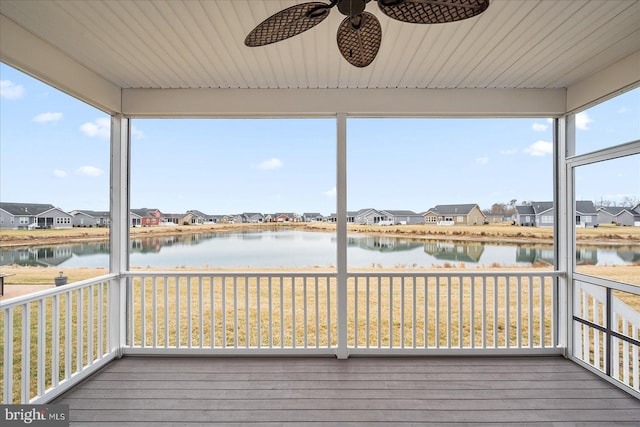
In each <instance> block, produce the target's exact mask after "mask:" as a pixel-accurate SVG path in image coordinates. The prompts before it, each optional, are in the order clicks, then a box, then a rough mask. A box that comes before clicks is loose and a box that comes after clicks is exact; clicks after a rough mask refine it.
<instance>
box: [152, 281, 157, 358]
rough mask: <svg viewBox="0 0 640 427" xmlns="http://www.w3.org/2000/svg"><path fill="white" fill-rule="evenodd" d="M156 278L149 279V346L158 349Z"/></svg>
mask: <svg viewBox="0 0 640 427" xmlns="http://www.w3.org/2000/svg"><path fill="white" fill-rule="evenodd" d="M157 279H158V277H157V276H153V277H152V278H151V334H152V335H153V337H152V338H151V346H152V347H153V348H156V347H158V295H157V292H158V287H157Z"/></svg>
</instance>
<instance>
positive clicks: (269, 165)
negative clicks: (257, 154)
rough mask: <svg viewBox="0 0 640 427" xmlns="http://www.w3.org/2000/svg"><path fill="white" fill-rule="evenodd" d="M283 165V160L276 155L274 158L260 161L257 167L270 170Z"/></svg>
mask: <svg viewBox="0 0 640 427" xmlns="http://www.w3.org/2000/svg"><path fill="white" fill-rule="evenodd" d="M282 166H283V163H282V160H280V159H278V158H276V157H274V158H272V159H269V160H265V161H264V162H262V163H260V164H259V165H258V166H257V167H258V169H260V170H264V171H268V170H274V169H279V168H281V167H282Z"/></svg>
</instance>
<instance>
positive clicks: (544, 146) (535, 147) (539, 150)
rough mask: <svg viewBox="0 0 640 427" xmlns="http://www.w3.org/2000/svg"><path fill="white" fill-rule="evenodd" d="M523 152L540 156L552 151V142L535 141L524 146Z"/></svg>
mask: <svg viewBox="0 0 640 427" xmlns="http://www.w3.org/2000/svg"><path fill="white" fill-rule="evenodd" d="M524 152H525V153H527V154H529V155H531V156H536V157H542V156H545V155H547V154H551V153H553V144H552V143H551V142H548V141H542V140H540V141H536V142H534V143H533V144H531V145H530V146H528V147H527V148H525V149H524Z"/></svg>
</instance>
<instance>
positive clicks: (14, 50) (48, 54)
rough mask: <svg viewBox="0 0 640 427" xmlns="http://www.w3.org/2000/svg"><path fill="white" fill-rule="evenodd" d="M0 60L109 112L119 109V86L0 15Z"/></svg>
mask: <svg viewBox="0 0 640 427" xmlns="http://www.w3.org/2000/svg"><path fill="white" fill-rule="evenodd" d="M0 61H2V62H4V63H5V64H7V65H10V66H12V67H14V68H17V69H18V70H20V71H23V72H24V73H27V74H29V75H31V76H33V77H35V78H37V79H39V80H42V81H43V82H45V83H47V84H48V85H50V86H53V87H55V88H57V89H60V90H61V91H63V92H65V93H67V94H69V95H71V96H73V97H75V98H78V99H80V100H82V101H84V102H86V103H88V104H90V105H93V106H94V107H96V108H98V109H100V110H103V111H105V112H107V113H109V114H114V113H117V112H119V111H120V106H121V91H120V88H119V87H117V86H116V85H114V84H112V83H111V82H109V81H107V80H105V79H104V78H102V77H100V76H99V75H98V74H96V73H94V72H93V71H91V70H89V69H87V68H86V67H84V66H83V65H81V64H79V63H78V62H77V61H75V60H74V59H72V58H71V57H69V56H68V55H66V54H65V53H64V52H62V51H61V50H59V49H57V48H56V47H55V46H53V45H51V44H50V43H47V42H46V41H44V40H42V39H40V38H39V37H36V36H35V35H34V34H33V33H31V32H29V31H27V30H26V29H24V28H23V27H21V26H20V25H18V24H16V23H15V22H13V21H12V20H10V19H8V18H7V17H6V16H4V15H1V14H0Z"/></svg>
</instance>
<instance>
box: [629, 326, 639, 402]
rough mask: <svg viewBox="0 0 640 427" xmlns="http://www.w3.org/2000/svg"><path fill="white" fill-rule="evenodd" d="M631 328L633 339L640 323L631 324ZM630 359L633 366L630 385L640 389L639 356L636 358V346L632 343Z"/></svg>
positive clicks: (636, 336) (636, 335)
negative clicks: (631, 383)
mask: <svg viewBox="0 0 640 427" xmlns="http://www.w3.org/2000/svg"><path fill="white" fill-rule="evenodd" d="M631 326H632V328H633V332H632V334H631V338H633V339H634V340H636V341H637V340H638V331H639V330H640V325H634V324H632V325H631ZM631 351H632V355H631V357H632V360H631V366H633V385H632V387H633V388H634V389H635V390H638V391H640V358H638V346H637V345H634V346H633V348H632V350H631Z"/></svg>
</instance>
